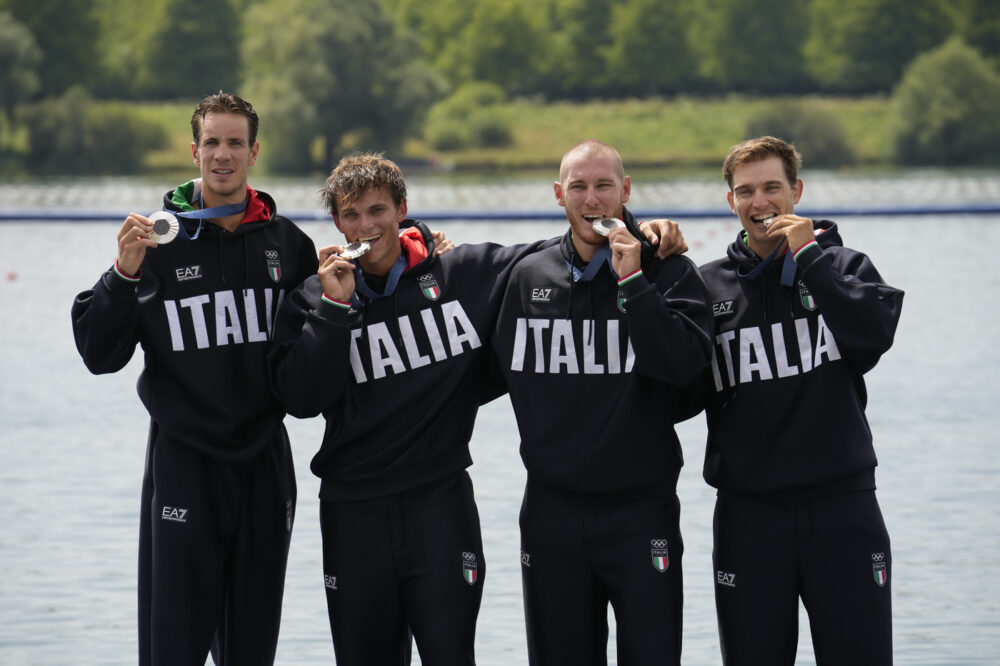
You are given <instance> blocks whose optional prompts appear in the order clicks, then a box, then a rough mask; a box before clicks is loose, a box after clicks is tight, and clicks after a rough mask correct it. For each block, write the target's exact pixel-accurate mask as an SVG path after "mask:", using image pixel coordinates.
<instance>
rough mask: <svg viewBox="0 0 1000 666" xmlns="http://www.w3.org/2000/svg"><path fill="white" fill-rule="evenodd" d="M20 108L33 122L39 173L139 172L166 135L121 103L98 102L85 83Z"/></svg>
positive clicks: (34, 166) (33, 162)
mask: <svg viewBox="0 0 1000 666" xmlns="http://www.w3.org/2000/svg"><path fill="white" fill-rule="evenodd" d="M19 110H20V111H21V114H20V115H22V120H23V122H24V124H25V125H26V126H27V127H28V142H29V150H28V156H27V157H28V159H27V163H28V166H29V167H30V169H31V170H32V171H34V172H36V173H47V174H65V175H95V174H126V173H127V174H131V173H135V172H136V171H138V170H139V168H140V166H141V165H142V161H143V159H144V158H145V156H146V154H147V153H148V152H149V151H150V150H154V149H157V148H162V147H163V146H164V145H165V144H166V140H167V139H166V134H165V132H164V131H163V129H162V128H161V127H159V126H158V125H156V124H153V123H150V122H145V121H142V120H140V119H139V118H137V117H136V115H135V114H134V113H132V112H131V111H130V110H129V109H128V108H127V107H126V106H124V105H123V104H122V103H120V102H103V103H102V102H96V101H94V99H93V98H92V97H91V96H90V94H89V93H88V92H87V91H86V90H84V89H83V88H82V87H80V86H74V87H72V88H70V89H69V90H67V91H66V92H65V93H63V94H62V95H61V96H59V97H48V98H46V99H44V100H42V101H40V102H37V103H35V104H33V105H31V106H30V107H21V108H20V109H19Z"/></svg>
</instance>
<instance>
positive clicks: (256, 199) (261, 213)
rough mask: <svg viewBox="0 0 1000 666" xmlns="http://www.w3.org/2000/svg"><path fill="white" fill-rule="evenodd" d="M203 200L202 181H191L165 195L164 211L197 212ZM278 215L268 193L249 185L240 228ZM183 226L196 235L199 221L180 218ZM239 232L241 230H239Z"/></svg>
mask: <svg viewBox="0 0 1000 666" xmlns="http://www.w3.org/2000/svg"><path fill="white" fill-rule="evenodd" d="M200 199H201V179H200V178H196V179H194V180H189V181H188V182H186V183H184V184H183V185H178V186H177V187H176V188H174V189H172V190H170V191H169V192H167V193H166V194H164V195H163V210H169V211H173V212H178V213H184V212H188V211H192V210H197V209H198V208H200V206H198V205H195V204H196V203H197V202H198V201H199V200H200ZM277 213H278V206H277V204H275V203H274V199H272V198H271V196H270V195H269V194H267V193H266V192H258V191H257V190H255V189H253V188H252V187H250V186H249V185H248V186H247V209H246V216H245V217H244V218H243V221H242V222H241V223H240V228H243V227H244V226H245V225H248V224H252V223H254V222H267V221H269V220H271V219H273V218H274V216H275V215H277ZM179 221H180V222H181V224H183V225H184V226H185V228H186V229H187V230H188V232H189V233H194V231H195V230H196V229H197V228H198V220H188V219H184V218H180V220H179ZM238 231H239V230H238Z"/></svg>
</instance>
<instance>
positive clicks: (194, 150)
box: [191, 141, 201, 168]
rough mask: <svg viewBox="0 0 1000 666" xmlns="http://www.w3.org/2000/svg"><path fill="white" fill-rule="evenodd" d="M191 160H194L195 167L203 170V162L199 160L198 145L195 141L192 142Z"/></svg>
mask: <svg viewBox="0 0 1000 666" xmlns="http://www.w3.org/2000/svg"><path fill="white" fill-rule="evenodd" d="M191 158H192V159H193V160H194V165H195V166H196V167H199V168H201V160H199V159H198V144H197V143H195V142H194V141H192V142H191Z"/></svg>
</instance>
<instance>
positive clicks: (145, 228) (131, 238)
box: [118, 213, 156, 277]
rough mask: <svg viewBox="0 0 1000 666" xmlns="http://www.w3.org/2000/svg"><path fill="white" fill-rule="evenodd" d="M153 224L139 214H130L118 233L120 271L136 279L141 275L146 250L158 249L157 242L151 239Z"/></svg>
mask: <svg viewBox="0 0 1000 666" xmlns="http://www.w3.org/2000/svg"><path fill="white" fill-rule="evenodd" d="M152 231H153V223H152V222H150V221H149V218H147V217H145V216H143V215H139V214H138V213H129V214H128V217H127V218H125V222H124V223H123V224H122V228H121V229H120V230H119V231H118V270H119V271H121V272H122V273H124V274H125V275H128V276H129V277H134V276H136V275H138V274H139V268H140V267H141V266H142V260H143V259H144V258H145V256H146V248H149V247H156V242H155V241H153V240H152V239H150V237H149V234H150V233H151V232H152Z"/></svg>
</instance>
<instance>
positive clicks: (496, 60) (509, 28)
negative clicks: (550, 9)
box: [459, 0, 547, 95]
mask: <svg viewBox="0 0 1000 666" xmlns="http://www.w3.org/2000/svg"><path fill="white" fill-rule="evenodd" d="M475 7H476V9H475V12H474V13H473V15H472V20H471V21H470V22H469V25H468V26H466V28H465V34H464V38H463V39H462V40H461V43H462V48H461V50H460V54H459V56H460V61H459V62H460V63H461V65H462V67H461V70H460V71H461V78H460V81H463V82H464V81H470V80H474V81H490V82H493V83H496V84H498V85H500V86H501V87H503V88H504V89H505V90H506V91H507V92H508V93H510V94H514V95H517V94H525V93H532V92H537V91H538V89H539V81H540V76H539V72H540V71H541V70H542V68H543V66H544V65H543V63H544V60H545V51H544V47H545V44H546V39H545V37H546V33H547V31H546V29H545V25H544V24H543V22H542V19H543V16H542V13H541V12H538V11H537V10H536V8H535V3H534V1H533V0H480V1H479V2H478V3H475Z"/></svg>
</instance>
